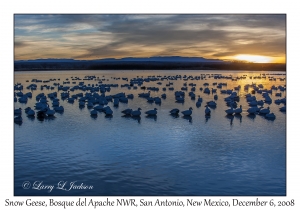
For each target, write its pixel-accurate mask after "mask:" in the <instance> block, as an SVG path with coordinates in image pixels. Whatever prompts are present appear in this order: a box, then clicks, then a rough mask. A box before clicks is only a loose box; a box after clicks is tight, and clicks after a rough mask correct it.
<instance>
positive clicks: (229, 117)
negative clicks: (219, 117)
mask: <svg viewBox="0 0 300 210" xmlns="http://www.w3.org/2000/svg"><path fill="white" fill-rule="evenodd" d="M225 117H226V118H227V119H229V120H230V125H232V122H233V119H234V116H233V115H229V114H228V115H226V116H225Z"/></svg>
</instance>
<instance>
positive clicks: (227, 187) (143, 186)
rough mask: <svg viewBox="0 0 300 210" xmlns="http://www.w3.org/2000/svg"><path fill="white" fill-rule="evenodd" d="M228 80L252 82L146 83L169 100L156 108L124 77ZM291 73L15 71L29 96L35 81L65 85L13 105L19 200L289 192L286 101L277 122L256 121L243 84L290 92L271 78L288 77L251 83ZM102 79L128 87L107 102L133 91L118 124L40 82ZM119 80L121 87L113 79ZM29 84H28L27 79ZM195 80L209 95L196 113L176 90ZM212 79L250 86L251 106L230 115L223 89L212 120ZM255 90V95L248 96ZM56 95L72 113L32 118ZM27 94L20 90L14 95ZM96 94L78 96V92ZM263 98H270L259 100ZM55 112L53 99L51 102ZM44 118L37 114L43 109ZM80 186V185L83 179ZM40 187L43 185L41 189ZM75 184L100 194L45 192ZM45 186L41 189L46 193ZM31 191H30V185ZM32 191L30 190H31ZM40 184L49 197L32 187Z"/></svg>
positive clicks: (275, 108)
mask: <svg viewBox="0 0 300 210" xmlns="http://www.w3.org/2000/svg"><path fill="white" fill-rule="evenodd" d="M217 73H222V75H223V76H226V75H227V76H229V75H233V76H234V77H236V76H242V75H247V78H246V79H239V80H237V81H232V80H231V79H225V78H224V79H217V80H216V79H214V78H213V77H211V78H209V77H208V75H207V76H206V78H205V79H203V80H188V81H184V80H183V79H178V80H172V81H171V82H173V83H174V85H171V86H173V87H174V90H173V91H171V90H168V87H167V90H166V91H163V90H162V88H163V87H166V84H168V83H169V81H168V80H164V81H160V82H161V83H162V85H158V84H157V82H158V81H152V82H144V84H143V85H142V86H146V87H159V91H151V96H153V97H154V96H161V94H163V93H166V95H167V98H166V99H162V103H161V105H157V104H155V103H152V104H151V103H148V102H147V100H146V99H145V98H140V97H138V93H142V92H148V90H143V89H141V88H140V87H138V88H137V89H133V88H131V89H130V90H129V89H128V88H127V87H122V88H121V84H129V81H128V82H127V81H125V80H122V77H128V78H129V79H131V78H134V77H137V76H139V77H142V76H143V77H144V78H145V77H147V76H158V75H160V76H175V75H182V76H183V75H184V74H186V75H187V76H189V75H192V76H194V77H195V76H200V75H201V74H217ZM263 73H266V74H278V73H279V74H285V72H249V71H234V72H230V71H225V72H224V71H222V72H221V71H184V72H183V71H63V72H59V71H56V72H15V81H14V82H15V83H22V84H23V86H24V89H23V93H27V92H30V90H27V89H26V87H27V86H28V85H30V84H33V83H34V82H31V80H32V79H33V78H34V79H41V80H49V79H50V78H56V79H58V78H60V81H58V80H56V81H51V82H49V83H35V84H37V87H38V88H37V90H34V91H32V96H33V97H32V99H29V100H28V102H27V104H21V103H19V102H15V103H14V106H15V107H14V108H15V109H17V108H19V107H21V108H22V118H23V122H22V124H17V123H14V193H15V195H51V196H53V195H107V196H108V195H160V196H162V195H286V113H285V112H280V111H279V108H280V107H282V106H283V104H280V105H277V104H275V103H274V100H275V99H280V98H284V97H285V95H286V92H285V91H284V92H281V93H282V96H281V97H276V96H275V93H276V92H280V91H279V90H278V91H273V93H272V95H271V98H272V99H273V103H271V104H270V105H267V104H265V105H264V106H265V107H267V106H269V107H270V110H271V112H273V113H274V114H275V115H276V119H275V120H267V119H266V118H265V117H264V116H261V115H256V116H255V115H254V117H251V116H248V113H247V109H248V108H249V106H248V103H247V101H246V98H245V94H247V93H248V92H246V91H245V90H244V88H243V87H244V85H246V84H251V83H252V82H254V83H256V84H257V85H258V84H263V85H264V88H267V89H270V88H271V86H272V85H275V86H278V85H282V86H283V85H285V81H280V80H279V79H277V80H276V81H269V79H268V77H270V76H272V77H275V78H285V75H266V79H250V78H249V76H259V74H263ZM87 75H89V76H92V75H93V76H94V75H95V76H96V77H99V78H100V79H105V80H104V81H103V84H119V87H112V88H111V91H110V92H106V93H105V94H106V95H113V94H116V93H120V92H124V93H125V94H129V93H132V94H133V95H134V99H129V101H128V103H127V104H125V103H120V104H119V107H114V106H113V104H112V103H111V102H109V104H108V105H109V106H110V107H111V109H112V110H113V112H114V113H113V116H112V117H105V114H104V113H100V112H99V113H98V117H97V118H92V117H91V115H90V111H91V109H88V108H87V106H85V107H84V108H83V109H79V105H78V99H77V100H75V102H74V103H73V104H71V103H68V102H67V100H62V99H61V96H60V93H61V92H63V91H61V90H60V91H57V86H55V89H54V90H47V89H46V88H44V90H41V88H40V86H41V85H50V86H53V83H54V82H56V83H58V82H59V83H60V84H62V83H63V81H66V80H65V79H66V78H68V79H69V81H70V84H64V86H70V87H72V86H74V85H75V84H72V82H75V81H72V80H71V76H73V77H75V76H77V77H80V78H81V79H83V78H84V76H87ZM116 77H117V78H118V77H120V79H119V80H116V79H114V78H116ZM26 80H29V82H26ZM79 82H84V84H86V85H87V84H98V81H95V80H81V81H78V80H77V81H76V85H78V83H79ZM185 82H187V84H189V83H195V84H196V91H195V94H196V96H197V95H201V97H203V103H202V105H201V106H200V107H199V108H197V107H196V101H197V98H198V97H196V100H191V98H190V97H189V96H188V92H190V89H191V86H187V87H188V91H185V92H186V93H185V102H184V103H183V104H181V103H175V95H174V93H175V91H177V90H180V89H181V87H183V83H185ZM213 82H217V83H220V82H227V87H226V86H223V88H222V89H233V88H234V87H236V86H238V85H241V89H240V91H237V92H238V95H239V96H240V101H239V103H238V105H242V106H243V112H242V114H241V116H234V117H228V116H227V115H226V113H225V111H224V110H226V109H228V108H229V107H227V106H226V103H225V101H224V98H225V97H228V96H229V95H227V94H221V93H220V90H221V89H218V90H217V95H218V100H216V103H217V107H216V108H215V109H211V111H212V113H211V117H210V118H206V117H205V114H204V110H205V104H206V102H208V101H210V100H214V98H213V95H214V94H209V95H208V94H204V93H203V92H202V91H200V90H199V88H200V87H203V88H204V86H203V84H204V83H209V88H212V87H214V88H216V86H213V85H212V83H213ZM251 90H252V89H251V88H249V92H250V91H251ZM54 91H56V92H57V96H58V98H59V99H60V105H62V106H64V108H65V111H64V112H63V113H61V114H60V113H56V114H55V118H53V119H48V118H47V119H44V120H43V121H41V120H39V119H37V118H36V117H35V118H33V119H32V118H28V117H27V115H26V114H25V112H24V109H25V108H26V107H28V106H29V107H31V108H34V105H35V103H36V102H37V101H36V95H37V94H39V93H41V92H44V93H45V94H48V93H51V92H54ZM15 92H18V91H15ZM80 92H83V93H84V94H85V92H89V91H81V90H75V91H74V92H71V91H70V94H71V95H72V94H76V93H80ZM255 96H256V98H257V99H258V100H261V99H263V97H262V95H261V94H257V93H256V94H255ZM48 101H49V102H48V104H49V106H50V107H51V108H52V101H51V100H50V99H48ZM139 107H140V108H142V110H141V111H142V115H141V118H140V120H137V119H133V118H131V117H122V116H123V114H122V113H121V111H122V110H124V109H126V108H132V109H133V110H136V109H137V108H139ZM155 107H156V108H157V109H158V110H157V112H158V114H157V117H156V118H153V117H146V115H145V114H144V112H145V111H147V110H150V109H153V108H155ZM189 107H192V108H193V114H192V117H191V118H183V117H182V114H181V113H180V115H179V117H173V116H171V115H170V114H169V111H170V110H171V109H173V108H178V109H180V111H184V110H187V109H188V108H189ZM36 111H37V110H36ZM25 181H28V182H30V184H31V185H30V186H29V185H26V184H25V185H26V186H27V187H29V189H23V187H24V186H25V185H23V184H24V182H25ZM75 181H76V182H75ZM34 182H36V183H35V184H34ZM59 182H60V183H62V182H66V184H65V186H64V188H65V189H69V188H70V183H71V182H75V184H76V185H80V184H81V183H83V185H86V186H93V189H71V190H69V191H66V190H61V189H53V190H52V191H51V192H49V189H41V188H42V187H49V186H54V187H55V188H56V187H57V186H58V183H59ZM38 183H41V184H40V185H39V186H38ZM22 185H23V187H22ZM26 186H25V188H26ZM33 186H35V187H36V188H38V187H39V188H40V190H37V189H32V187H33Z"/></svg>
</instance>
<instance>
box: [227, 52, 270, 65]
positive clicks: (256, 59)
mask: <svg viewBox="0 0 300 210" xmlns="http://www.w3.org/2000/svg"><path fill="white" fill-rule="evenodd" d="M233 58H234V59H236V60H241V61H248V62H253V63H271V62H273V61H274V59H273V58H272V57H268V56H262V55H248V54H240V55H236V56H234V57H233Z"/></svg>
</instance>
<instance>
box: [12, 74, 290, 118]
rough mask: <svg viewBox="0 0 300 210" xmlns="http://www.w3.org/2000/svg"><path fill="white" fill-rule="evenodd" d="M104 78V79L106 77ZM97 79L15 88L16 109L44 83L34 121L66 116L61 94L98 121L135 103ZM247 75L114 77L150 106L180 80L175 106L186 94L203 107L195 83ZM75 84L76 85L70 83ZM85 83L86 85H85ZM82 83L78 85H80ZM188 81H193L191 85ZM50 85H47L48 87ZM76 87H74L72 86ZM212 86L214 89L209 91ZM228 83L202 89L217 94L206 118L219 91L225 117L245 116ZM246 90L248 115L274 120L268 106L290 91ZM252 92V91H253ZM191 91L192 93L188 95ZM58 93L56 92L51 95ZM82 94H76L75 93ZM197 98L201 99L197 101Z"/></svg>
mask: <svg viewBox="0 0 300 210" xmlns="http://www.w3.org/2000/svg"><path fill="white" fill-rule="evenodd" d="M103 77H104V76H103ZM103 77H102V78H101V77H96V76H85V77H84V78H79V77H71V79H69V78H66V80H65V81H63V82H62V84H61V83H60V79H59V78H58V79H49V80H38V79H32V80H31V84H30V85H28V86H27V87H26V89H27V90H28V92H27V93H24V92H23V89H24V87H23V84H21V83H17V84H15V85H14V102H15V105H16V104H17V102H19V103H25V104H26V103H27V101H28V100H30V99H32V92H33V91H35V90H37V88H38V85H37V84H38V83H43V84H41V85H40V90H41V91H42V90H44V89H45V90H47V92H49V93H48V94H45V93H43V92H41V93H39V94H37V95H36V103H35V106H34V108H31V107H27V108H25V110H24V111H25V113H26V115H27V116H28V117H31V118H34V117H35V116H37V118H39V119H43V118H48V117H54V116H55V113H56V112H64V107H63V106H61V105H60V99H58V93H60V97H61V100H67V101H68V103H75V101H77V102H78V105H79V107H85V106H87V107H88V108H89V109H91V111H90V114H91V116H92V117H93V116H94V117H95V116H97V115H98V114H99V112H103V113H105V115H107V116H111V115H113V110H112V109H111V107H110V106H109V105H108V104H109V103H111V104H110V105H113V106H114V107H116V106H118V105H119V103H128V99H133V98H134V94H127V95H126V94H125V93H123V92H120V93H117V94H113V95H109V94H108V93H109V92H110V90H111V88H118V87H119V84H105V83H106V82H107V81H109V80H108V79H106V78H103ZM246 77H247V75H243V76H241V77H236V78H234V77H232V76H231V75H230V76H222V74H201V75H200V76H187V75H183V76H182V75H176V76H148V77H135V78H132V79H128V78H125V77H123V78H119V77H118V78H117V77H111V78H112V79H115V80H121V79H122V80H123V81H124V82H125V83H126V84H122V85H120V86H121V88H127V89H129V90H130V89H141V90H142V91H143V92H142V93H139V94H138V97H141V98H145V99H146V100H147V102H150V103H155V104H161V102H162V99H166V97H167V95H166V94H165V93H163V94H162V95H161V97H152V96H151V91H152V92H154V91H159V86H161V85H162V81H164V80H166V81H168V83H167V84H166V85H165V87H163V88H162V90H163V91H166V90H171V91H174V86H173V83H174V82H176V80H183V81H184V83H183V87H181V90H176V91H175V92H174V93H175V102H177V103H183V102H184V101H185V100H186V98H185V96H186V93H188V95H189V97H190V98H191V99H192V100H195V101H196V107H199V106H201V104H202V103H203V98H201V97H200V95H198V96H196V94H195V91H196V86H197V84H196V83H193V81H194V80H206V78H211V79H214V81H217V80H218V79H229V80H233V81H236V80H239V79H245V78H246ZM256 78H259V79H260V78H265V79H269V80H270V81H272V80H276V79H279V80H280V81H285V78H275V77H272V76H267V75H266V74H263V75H261V74H260V75H259V76H255V77H253V78H252V77H251V79H256ZM70 80H72V81H70ZM82 80H84V81H82ZM90 80H93V81H97V84H85V81H90ZM77 81H78V82H77ZM188 81H190V82H189V83H188ZM50 82H52V83H53V85H51V86H50V85H47V83H48V84H49V83H50ZM149 82H154V83H156V85H157V86H158V87H153V86H146V85H145V84H153V83H149ZM26 83H29V81H28V80H26ZM45 83H46V84H45ZM70 84H72V86H70ZM209 86H210V87H211V86H212V88H209ZM226 87H227V83H224V82H223V83H218V82H213V83H212V84H209V83H207V82H205V83H203V87H200V88H199V90H200V92H203V93H204V94H213V98H214V100H212V101H208V102H206V105H205V110H204V112H205V113H204V114H205V116H206V117H209V116H210V115H211V109H210V108H216V106H217V103H216V100H217V99H218V95H217V91H218V90H219V93H220V94H225V95H227V97H225V98H224V100H225V103H226V105H227V106H228V107H229V109H227V110H224V111H225V113H226V114H227V115H229V116H231V115H241V114H242V113H243V112H244V110H243V109H242V105H238V102H239V101H240V97H241V96H240V95H238V91H239V90H240V89H241V88H242V87H241V86H240V85H239V86H237V87H234V89H226ZM243 88H244V90H245V91H247V92H251V93H248V94H246V95H245V96H242V97H245V99H246V101H247V102H248V105H249V108H248V109H247V110H245V111H247V112H248V114H249V115H257V114H260V115H264V116H265V118H267V119H271V120H274V119H275V118H276V117H275V114H274V113H272V112H271V110H270V107H266V108H265V107H264V104H271V103H272V98H271V95H273V91H275V96H277V97H281V95H282V92H284V91H286V85H283V86H282V85H279V86H275V85H273V86H272V87H271V89H264V86H263V85H262V84H258V85H256V84H255V83H253V82H252V84H247V85H244V87H243ZM249 89H250V90H249ZM188 90H190V91H188ZM51 91H54V92H51ZM74 91H76V92H79V93H76V94H75V93H74V94H72V92H74ZM255 94H261V95H262V97H263V98H264V100H257V99H256V96H255ZM196 98H197V99H196ZM50 101H51V102H52V108H50V106H49V104H48V102H50ZM274 102H275V103H276V104H278V105H279V104H283V106H282V107H280V108H279V110H280V111H282V112H285V111H286V98H279V99H276V100H275V101H274ZM141 110H142V109H141V108H137V109H136V110H133V109H125V110H123V111H122V113H123V114H124V115H126V116H131V117H140V116H141V115H142V112H141ZM180 113H181V114H182V115H183V116H191V115H192V114H193V108H192V107H190V108H189V109H188V110H185V111H181V112H180V110H179V109H177V108H174V109H172V110H170V114H171V115H175V116H178V115H180ZM157 114H158V113H157V108H154V109H153V110H148V111H146V112H145V115H148V116H156V115H157ZM14 121H15V122H16V123H22V121H23V118H22V109H21V108H17V109H14Z"/></svg>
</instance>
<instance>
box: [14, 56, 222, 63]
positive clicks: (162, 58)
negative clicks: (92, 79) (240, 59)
mask: <svg viewBox="0 0 300 210" xmlns="http://www.w3.org/2000/svg"><path fill="white" fill-rule="evenodd" d="M80 61H85V62H201V63H202V62H217V63H220V62H221V63H222V62H225V61H223V60H219V59H206V58H203V57H181V56H156V57H144V58H135V57H125V58H120V59H117V58H103V59H96V60H75V59H66V58H63V59H59V58H57V59H55V58H48V59H35V60H16V61H15V62H80Z"/></svg>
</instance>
